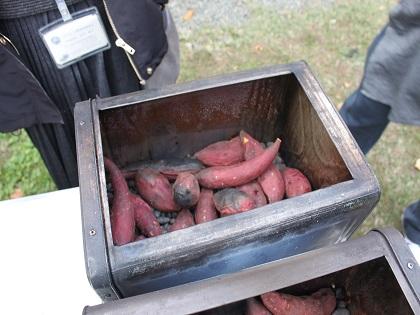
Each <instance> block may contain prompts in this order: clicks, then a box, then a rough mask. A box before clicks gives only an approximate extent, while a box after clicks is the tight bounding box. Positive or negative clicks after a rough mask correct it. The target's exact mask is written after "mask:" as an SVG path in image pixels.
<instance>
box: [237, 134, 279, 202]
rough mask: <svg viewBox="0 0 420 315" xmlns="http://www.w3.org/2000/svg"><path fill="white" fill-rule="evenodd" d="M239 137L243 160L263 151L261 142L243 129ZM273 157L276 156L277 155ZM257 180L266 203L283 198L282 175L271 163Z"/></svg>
mask: <svg viewBox="0 0 420 315" xmlns="http://www.w3.org/2000/svg"><path fill="white" fill-rule="evenodd" d="M240 138H241V139H242V144H243V146H244V156H245V160H250V159H253V158H255V157H256V156H259V155H261V154H262V153H263V152H264V149H263V147H262V145H261V143H260V142H258V141H257V140H255V139H254V138H252V137H251V136H250V135H249V134H248V133H246V132H245V131H241V132H240ZM275 158H277V156H276V157H275ZM257 180H258V183H259V184H260V185H261V187H262V189H263V191H264V194H265V195H266V196H267V199H268V203H273V202H276V201H280V200H282V199H283V198H284V192H285V185H284V180H283V176H282V174H281V172H280V171H279V170H278V168H277V167H276V166H275V165H274V164H273V163H272V164H271V165H270V166H269V167H268V168H267V170H266V171H265V172H264V173H262V174H261V176H259V177H258V179H257Z"/></svg>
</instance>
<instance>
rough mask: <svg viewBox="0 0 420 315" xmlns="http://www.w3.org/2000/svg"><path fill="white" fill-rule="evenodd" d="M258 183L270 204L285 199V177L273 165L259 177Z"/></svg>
mask: <svg viewBox="0 0 420 315" xmlns="http://www.w3.org/2000/svg"><path fill="white" fill-rule="evenodd" d="M258 183H259V184H260V185H261V187H262V190H263V191H264V193H265V195H266V196H267V199H268V203H273V202H276V201H280V200H282V199H283V198H284V192H285V184H284V180H283V175H282V174H281V172H280V171H279V170H278V168H277V167H276V166H275V165H274V164H273V165H270V167H269V168H268V169H267V170H266V171H265V172H264V173H263V174H262V175H261V176H260V177H258Z"/></svg>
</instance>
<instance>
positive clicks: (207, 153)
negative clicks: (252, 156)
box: [194, 136, 244, 166]
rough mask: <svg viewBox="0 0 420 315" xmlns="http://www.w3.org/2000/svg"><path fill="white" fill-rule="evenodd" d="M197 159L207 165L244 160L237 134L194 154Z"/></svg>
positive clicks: (231, 163)
mask: <svg viewBox="0 0 420 315" xmlns="http://www.w3.org/2000/svg"><path fill="white" fill-rule="evenodd" d="M194 157H196V158H197V159H198V160H200V161H201V162H203V163H204V164H205V165H208V166H226V165H233V164H237V163H239V162H242V161H243V160H244V149H243V147H242V144H241V139H240V138H239V136H237V137H234V138H232V139H231V140H228V141H219V142H216V143H213V144H210V145H209V146H207V147H205V148H204V149H202V150H200V151H198V152H196V153H195V154H194Z"/></svg>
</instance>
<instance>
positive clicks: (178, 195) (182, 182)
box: [173, 173, 200, 208]
mask: <svg viewBox="0 0 420 315" xmlns="http://www.w3.org/2000/svg"><path fill="white" fill-rule="evenodd" d="M173 189H174V198H175V202H176V203H177V204H178V205H180V206H181V207H182V208H190V207H192V206H194V205H196V204H197V202H198V198H199V197H200V186H199V185H198V181H197V179H196V178H195V176H194V175H193V174H191V173H179V174H178V177H177V178H176V181H175V183H174V185H173Z"/></svg>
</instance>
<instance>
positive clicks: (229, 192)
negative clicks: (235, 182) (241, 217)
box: [213, 188, 255, 216]
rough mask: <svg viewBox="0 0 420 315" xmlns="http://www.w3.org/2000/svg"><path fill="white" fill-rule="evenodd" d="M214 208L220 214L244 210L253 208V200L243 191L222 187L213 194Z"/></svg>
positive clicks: (224, 214) (225, 214)
mask: <svg viewBox="0 0 420 315" xmlns="http://www.w3.org/2000/svg"><path fill="white" fill-rule="evenodd" d="M213 200H214V204H215V206H216V209H217V210H218V211H219V212H220V214H221V215H222V216H227V215H231V214H236V213H241V212H245V211H248V210H251V209H254V208H255V201H254V199H252V198H251V197H249V196H248V195H247V194H246V193H244V192H243V191H239V190H238V189H234V188H227V189H223V190H221V191H219V192H217V193H215V194H214V196H213Z"/></svg>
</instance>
